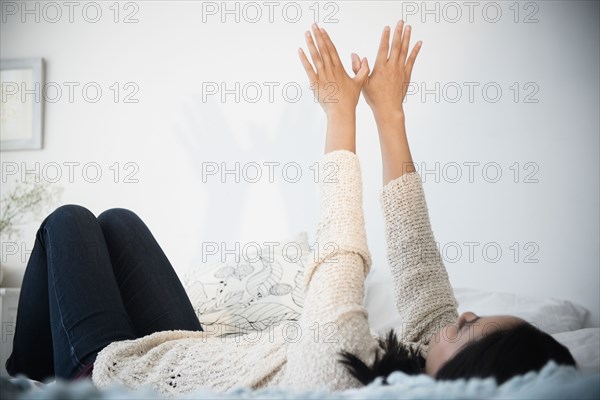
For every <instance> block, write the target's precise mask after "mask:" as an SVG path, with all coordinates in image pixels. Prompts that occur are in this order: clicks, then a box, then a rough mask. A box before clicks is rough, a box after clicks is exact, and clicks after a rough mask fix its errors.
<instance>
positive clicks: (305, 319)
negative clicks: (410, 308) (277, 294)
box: [282, 150, 378, 390]
mask: <svg viewBox="0 0 600 400" xmlns="http://www.w3.org/2000/svg"><path fill="white" fill-rule="evenodd" d="M319 171H320V173H319V192H320V201H321V215H320V220H319V223H318V225H317V233H316V244H315V245H314V247H313V254H312V258H311V263H310V264H309V265H308V266H307V270H306V271H305V275H304V278H305V281H304V282H305V291H306V292H305V300H304V309H303V312H302V316H301V317H300V319H299V321H298V326H299V339H296V338H292V337H291V336H290V338H289V339H288V350H287V352H288V353H287V366H286V369H287V370H286V375H285V378H284V381H283V383H282V385H283V386H286V387H289V388H297V389H310V388H326V389H330V390H342V389H347V388H351V387H359V386H360V383H359V382H358V381H357V380H356V379H355V378H354V377H352V376H351V375H350V374H349V373H348V372H347V370H346V368H345V366H343V365H342V364H341V363H339V361H338V360H339V355H338V351H340V350H346V351H349V352H351V353H354V354H355V355H357V356H358V357H359V358H361V359H362V360H364V361H365V362H367V363H371V362H372V360H373V357H374V356H375V352H376V351H377V348H378V345H377V342H376V341H375V339H374V338H373V337H372V335H371V333H370V331H369V325H368V315H367V311H366V309H365V307H364V305H363V300H364V280H365V277H366V275H367V274H368V272H369V270H370V268H371V256H370V254H369V250H368V248H367V241H366V234H365V226H364V214H363V210H362V187H361V173H360V166H359V162H358V158H357V157H356V155H355V154H354V153H352V152H350V151H346V150H337V151H333V152H330V153H327V154H326V155H325V156H324V158H323V160H322V162H321V163H320V166H319Z"/></svg>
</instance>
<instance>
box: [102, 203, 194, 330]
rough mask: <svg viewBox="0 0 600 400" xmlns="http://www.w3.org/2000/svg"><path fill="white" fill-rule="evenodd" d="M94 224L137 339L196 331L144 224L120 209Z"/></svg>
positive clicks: (186, 304) (190, 313)
mask: <svg viewBox="0 0 600 400" xmlns="http://www.w3.org/2000/svg"><path fill="white" fill-rule="evenodd" d="M98 221H99V222H100V226H101V227H102V232H103V234H104V238H105V240H106V244H107V247H108V252H109V254H110V258H111V264H112V267H113V272H114V276H115V278H116V282H117V284H118V286H119V289H120V292H121V298H122V299H123V304H124V305H125V309H126V310H127V313H128V314H129V317H130V318H131V321H132V327H133V329H134V331H135V333H136V335H137V336H138V337H142V336H145V335H148V334H151V333H154V332H159V331H165V330H176V329H181V330H190V331H201V330H202V327H201V325H200V322H199V321H198V316H197V315H196V313H195V312H194V308H193V306H192V304H191V302H190V299H189V297H188V295H187V294H186V292H185V290H184V288H183V285H182V284H181V281H180V280H179V277H178V276H177V274H176V273H175V271H174V270H173V267H172V266H171V263H170V262H169V260H168V259H167V256H166V255H165V253H164V252H163V251H162V249H161V248H160V246H159V245H158V243H157V242H156V239H155V238H154V236H153V235H152V233H151V232H150V230H149V229H148V227H147V226H146V224H144V222H143V221H142V220H141V219H140V218H139V217H138V216H137V215H136V214H135V213H133V212H132V211H129V210H126V209H123V208H113V209H110V210H107V211H105V212H103V213H102V214H100V216H98Z"/></svg>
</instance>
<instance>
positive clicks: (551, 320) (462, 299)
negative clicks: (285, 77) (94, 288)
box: [454, 288, 589, 334]
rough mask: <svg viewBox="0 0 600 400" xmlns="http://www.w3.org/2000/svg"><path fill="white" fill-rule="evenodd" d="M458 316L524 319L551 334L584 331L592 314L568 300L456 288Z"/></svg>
mask: <svg viewBox="0 0 600 400" xmlns="http://www.w3.org/2000/svg"><path fill="white" fill-rule="evenodd" d="M454 296H455V297H456V300H458V313H459V314H460V313H462V312H464V311H473V312H474V313H475V314H477V315H498V314H508V315H514V316H516V317H520V318H523V319H524V320H526V321H528V322H530V323H531V324H533V325H535V326H536V327H538V328H539V329H541V330H543V331H544V332H547V333H549V334H553V333H559V332H567V331H574V330H577V329H581V328H583V325H584V323H585V319H586V317H587V315H588V314H589V311H588V310H587V309H585V308H584V307H582V306H580V305H577V304H574V303H572V302H570V301H567V300H559V299H554V298H550V297H534V296H521V295H517V294H513V293H501V292H487V291H483V290H478V289H466V288H455V289H454Z"/></svg>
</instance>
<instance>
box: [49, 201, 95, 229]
mask: <svg viewBox="0 0 600 400" xmlns="http://www.w3.org/2000/svg"><path fill="white" fill-rule="evenodd" d="M92 218H93V219H95V218H96V217H95V216H94V214H93V213H92V212H91V211H90V210H88V209H87V208H85V207H83V206H80V205H77V204H65V205H62V206H60V207H58V208H57V209H56V210H54V211H53V212H52V213H51V214H50V215H49V216H48V223H50V222H53V223H57V224H60V225H63V224H67V223H69V222H72V221H82V220H86V219H92Z"/></svg>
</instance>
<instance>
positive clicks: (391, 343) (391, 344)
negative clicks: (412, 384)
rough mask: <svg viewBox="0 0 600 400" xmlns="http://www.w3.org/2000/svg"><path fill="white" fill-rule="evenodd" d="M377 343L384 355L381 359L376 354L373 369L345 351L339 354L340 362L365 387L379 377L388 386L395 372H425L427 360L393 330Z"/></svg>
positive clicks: (378, 339)
mask: <svg viewBox="0 0 600 400" xmlns="http://www.w3.org/2000/svg"><path fill="white" fill-rule="evenodd" d="M377 341H378V342H379V346H380V347H381V348H382V349H383V351H384V353H383V356H382V357H381V359H380V358H379V354H378V353H376V354H375V361H373V365H372V366H371V367H369V366H367V365H366V364H365V363H364V362H362V360H361V359H359V358H358V357H356V356H355V355H354V354H352V353H349V352H347V351H345V350H342V351H341V352H340V353H339V354H340V355H341V356H342V358H341V359H340V360H339V362H341V363H342V364H344V365H345V366H346V368H348V370H349V371H350V373H351V374H352V375H353V376H354V377H355V378H356V379H358V380H359V381H360V382H361V383H362V384H363V385H368V384H369V383H371V382H372V381H374V380H375V378H376V377H378V376H382V377H383V383H384V384H386V385H387V377H388V375H389V374H391V373H392V372H394V371H402V372H404V373H406V374H409V375H417V374H420V373H422V372H423V368H425V359H424V358H423V357H421V356H420V355H418V354H416V353H415V352H414V351H413V350H412V349H411V348H409V347H408V346H405V345H404V344H402V343H401V342H400V341H399V340H398V338H397V337H396V333H395V332H394V330H393V329H390V330H389V331H388V332H387V334H386V335H385V338H381V337H379V338H377Z"/></svg>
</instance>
